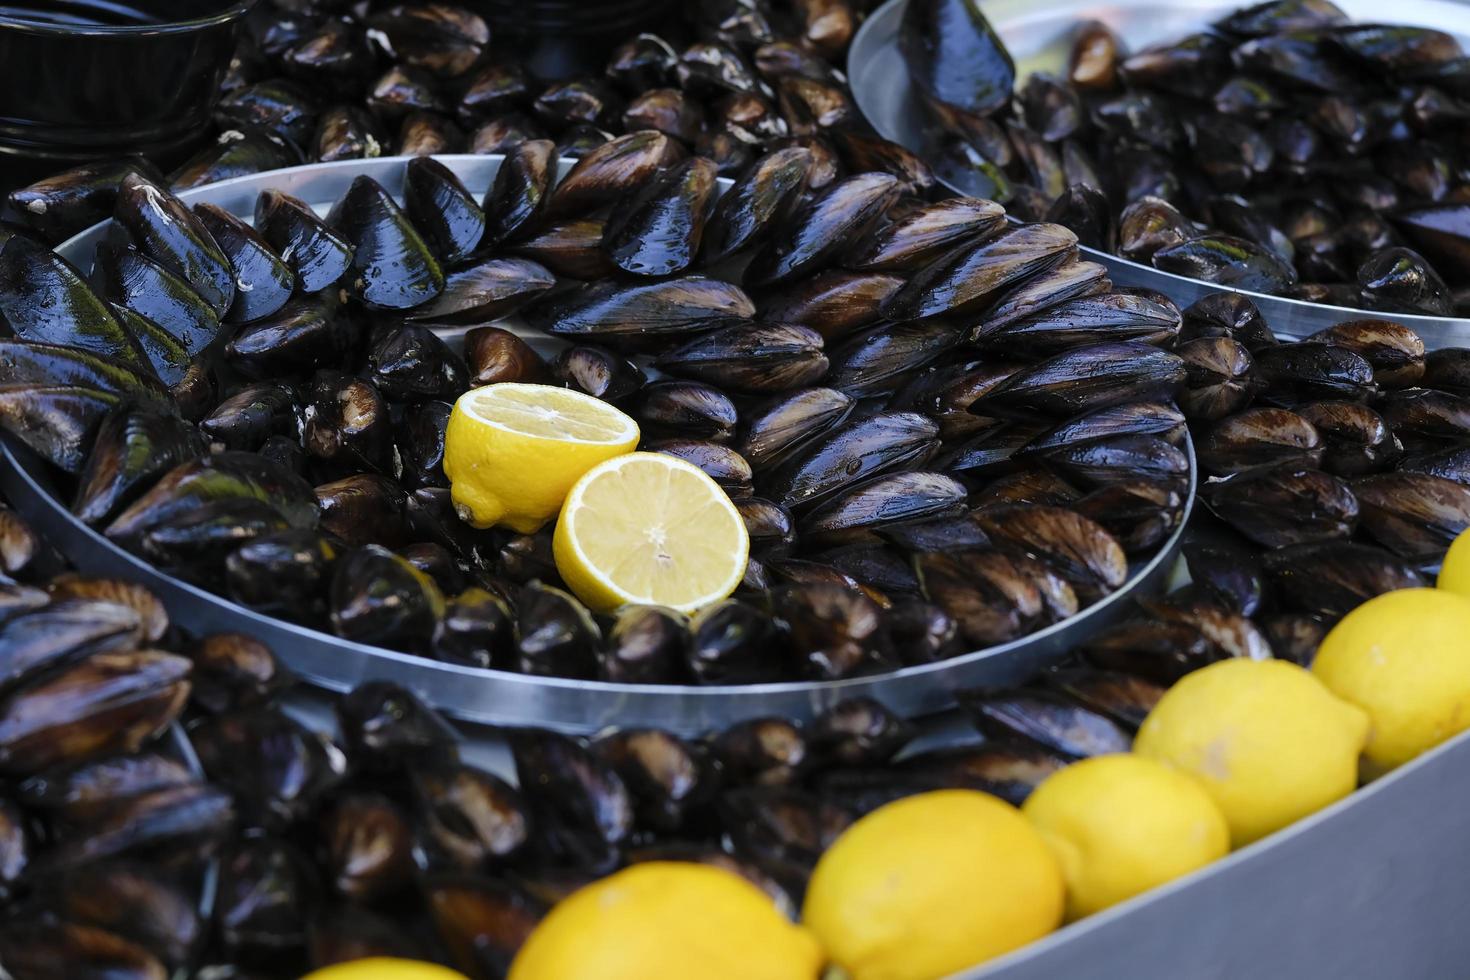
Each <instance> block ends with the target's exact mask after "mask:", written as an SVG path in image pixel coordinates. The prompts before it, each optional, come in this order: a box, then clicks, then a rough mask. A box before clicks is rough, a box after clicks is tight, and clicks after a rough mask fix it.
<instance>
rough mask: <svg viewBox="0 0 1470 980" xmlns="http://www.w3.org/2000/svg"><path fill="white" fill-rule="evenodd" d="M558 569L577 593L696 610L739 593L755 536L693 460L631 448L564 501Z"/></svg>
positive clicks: (603, 608) (604, 605) (597, 600)
mask: <svg viewBox="0 0 1470 980" xmlns="http://www.w3.org/2000/svg"><path fill="white" fill-rule="evenodd" d="M552 548H553V552H554V553H555V555H556V569H557V571H559V572H560V573H561V577H562V579H563V580H564V581H565V582H566V583H567V585H569V586H570V587H571V589H572V591H573V592H575V593H576V594H577V598H579V599H581V600H582V601H583V602H584V603H586V604H587V605H588V607H590V608H591V609H594V610H596V611H598V612H609V611H611V610H613V609H616V608H617V607H618V606H621V605H625V604H628V603H638V604H645V605H660V606H668V607H670V608H672V609H677V610H679V611H680V612H693V611H694V610H696V609H700V608H702V607H704V606H708V605H710V604H712V603H715V602H719V601H720V600H721V599H723V598H725V597H726V596H728V595H729V594H730V593H731V592H734V591H735V586H737V585H739V584H740V579H741V577H742V576H744V575H745V562H746V559H747V558H748V557H749V556H750V538H749V536H748V535H747V534H746V533H745V522H744V521H742V520H741V519H740V512H739V511H737V510H736V509H735V505H734V504H732V503H731V502H730V498H729V497H728V496H726V495H725V491H723V490H721V489H720V487H719V485H718V484H717V483H715V481H714V480H711V479H710V478H709V477H708V476H706V475H705V473H704V471H703V470H701V469H699V467H697V466H695V465H693V464H692V463H686V462H685V461H684V460H682V459H676V458H674V457H673V456H665V455H663V454H662V453H629V454H627V455H626V456H619V457H617V458H615V459H610V460H608V461H606V462H604V463H599V464H598V465H596V466H594V467H593V468H592V469H590V470H588V471H587V473H586V475H584V476H583V477H582V478H581V479H580V480H578V481H577V485H576V486H574V487H572V492H571V493H569V494H567V500H566V503H565V504H563V505H562V509H561V517H559V518H558V519H557V522H556V534H555V536H554V537H553V539H552Z"/></svg>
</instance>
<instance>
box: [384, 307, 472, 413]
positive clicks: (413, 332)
mask: <svg viewBox="0 0 1470 980" xmlns="http://www.w3.org/2000/svg"><path fill="white" fill-rule="evenodd" d="M367 366H368V370H369V371H371V372H372V379H373V381H374V383H376V384H377V386H378V388H379V389H380V390H381V391H382V392H383V394H384V395H386V396H387V397H389V398H392V399H395V400H398V401H416V400H419V399H424V398H440V399H445V400H449V401H452V400H454V399H455V398H458V397H459V395H460V394H461V393H462V392H463V391H464V390H465V388H466V387H467V380H466V378H467V375H468V370H467V368H466V367H465V363H464V361H463V359H461V358H460V356H459V355H458V354H456V353H455V352H454V351H453V350H451V349H450V347H449V345H448V344H447V343H445V342H444V340H442V339H441V338H440V337H439V336H438V335H437V334H435V333H434V331H432V330H430V329H429V328H428V327H425V326H423V325H421V324H417V323H405V324H403V325H402V326H398V327H388V326H385V327H380V328H379V329H378V330H377V331H375V332H374V336H373V338H372V342H371V344H370V346H369V348H368V357H367Z"/></svg>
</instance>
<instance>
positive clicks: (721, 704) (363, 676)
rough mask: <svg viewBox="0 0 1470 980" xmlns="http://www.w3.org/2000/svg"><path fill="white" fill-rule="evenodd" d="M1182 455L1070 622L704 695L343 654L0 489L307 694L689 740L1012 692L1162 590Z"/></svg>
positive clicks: (0, 457)
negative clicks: (282, 672)
mask: <svg viewBox="0 0 1470 980" xmlns="http://www.w3.org/2000/svg"><path fill="white" fill-rule="evenodd" d="M439 159H440V160H441V161H442V162H443V163H444V164H445V165H447V166H448V167H450V168H451V169H452V170H454V171H455V172H456V173H457V174H458V175H459V177H460V178H461V179H462V180H463V181H464V182H465V184H466V186H467V187H468V188H469V189H470V190H471V191H472V192H475V193H477V194H478V193H483V192H484V190H485V189H486V188H487V187H488V186H489V185H490V182H491V181H492V180H493V179H494V175H495V172H496V170H497V169H498V168H499V165H500V159H501V158H500V157H498V156H467V155H459V156H444V157H440V158H439ZM404 163H405V158H402V157H399V158H389V159H379V160H370V161H360V160H354V161H342V162H339V163H328V164H317V165H312V166H306V167H295V168H291V169H287V170H278V171H273V172H270V173H266V174H259V175H253V176H249V177H238V178H235V179H233V180H227V181H223V182H221V183H218V184H214V185H211V186H208V187H202V188H199V189H196V190H192V191H186V192H185V193H183V194H182V195H180V196H181V197H182V198H183V199H184V200H185V201H188V202H191V203H198V202H206V201H207V202H209V203H212V204H215V205H218V206H220V207H222V208H225V209H227V210H229V211H232V212H234V213H236V214H239V215H241V216H243V217H246V218H247V219H248V218H249V217H250V216H251V215H252V214H253V213H254V206H255V198H256V194H257V193H258V192H259V191H261V190H264V189H266V188H277V189H280V190H285V191H287V192H289V193H291V194H294V195H296V196H298V197H300V198H302V199H303V200H305V201H306V202H307V203H309V204H311V205H312V206H313V207H317V208H319V209H322V210H325V209H326V208H327V207H328V206H330V204H331V203H332V202H333V201H335V200H336V199H337V198H338V197H339V196H340V195H341V194H342V193H343V192H344V191H346V189H347V187H348V185H349V184H350V183H351V181H352V180H353V179H354V178H355V177H357V176H359V175H362V174H366V175H368V176H371V177H373V178H375V179H377V180H378V181H380V182H381V183H382V184H383V185H384V187H386V188H387V189H388V191H389V192H390V193H393V194H399V193H401V191H402V175H403V167H404ZM106 227H107V226H106V224H101V225H97V226H95V227H93V228H91V229H88V230H87V231H85V232H83V233H82V234H80V235H78V236H76V237H75V238H72V239H71V240H69V241H67V242H65V243H64V244H62V245H61V246H60V247H59V248H58V249H57V251H58V252H60V253H61V254H62V255H64V256H66V257H67V258H68V259H69V260H71V261H72V262H73V263H75V264H78V265H80V266H81V267H83V268H86V267H87V265H88V264H89V263H90V261H91V255H92V250H93V248H94V247H95V245H96V243H97V242H98V241H99V240H100V239H101V238H102V236H103V235H104V234H105V229H106ZM512 326H513V324H512ZM540 339H541V340H543V341H544V340H545V339H546V338H544V337H543V338H540ZM1189 455H1190V474H1191V476H1190V486H1189V498H1188V501H1187V502H1186V505H1185V514H1184V520H1183V521H1181V522H1180V529H1179V530H1178V531H1176V532H1175V534H1174V535H1173V536H1172V537H1170V539H1169V540H1168V541H1167V542H1165V544H1164V545H1163V546H1162V547H1161V548H1160V550H1159V551H1158V553H1157V554H1156V555H1154V557H1153V558H1152V559H1150V560H1149V561H1147V562H1146V563H1144V564H1142V565H1141V566H1138V567H1135V568H1134V569H1132V574H1131V576H1130V577H1129V580H1128V582H1127V584H1126V585H1124V587H1123V588H1122V589H1120V590H1119V591H1117V592H1115V593H1113V594H1112V595H1110V596H1108V597H1107V598H1106V599H1104V600H1102V601H1100V602H1098V603H1096V604H1095V605H1093V606H1091V607H1089V608H1088V609H1086V610H1083V611H1082V612H1081V613H1079V614H1078V615H1076V616H1074V617H1072V618H1071V619H1068V620H1066V621H1064V622H1061V623H1056V624H1054V625H1052V626H1049V627H1047V628H1046V629H1043V630H1039V631H1038V632H1036V633H1033V634H1032V635H1030V636H1027V637H1023V638H1022V639H1019V640H1015V641H1012V642H1010V643H1004V644H1001V645H999V646H995V647H990V648H988V649H985V650H980V651H976V652H973V653H969V654H965V655H963V656H959V657H955V658H953V659H951V660H947V661H944V662H942V663H936V664H925V665H922V666H917V667H907V668H904V669H902V670H898V671H893V672H890V673H886V674H879V675H874V676H871V677H859V678H853V679H850V680H842V681H821V682H789V683H779V684H749V685H738V686H736V685H720V686H708V687H694V686H678V685H638V684H614V683H609V682H604V681H579V680H568V679H562V678H551V677H531V676H528V675H524V674H517V673H511V672H507V671H496V670H481V669H478V668H473V667H463V666H459V665H456V664H449V663H442V662H440V661H437V660H431V659H428V658H425V657H418V656H414V655H412V654H406V653H398V652H395V651H390V650H384V649H381V648H378V647H372V646H367V645H365V644H361V643H353V642H350V641H347V640H343V639H340V638H338V637H336V636H332V635H330V634H328V633H322V632H319V631H317V630H314V629H309V628H306V627H303V626H298V625H295V624H292V623H288V622H285V621H284V620H279V619H276V618H274V617H271V616H267V615H263V614H261V613H258V612H255V611H253V610H250V609H247V608H245V607H243V606H240V605H237V604H235V603H233V602H231V601H229V600H228V599H225V598H222V597H220V596H217V595H214V594H212V593H209V592H206V591H204V590H203V589H200V588H197V587H196V586H193V585H190V584H188V583H186V582H183V581H180V580H179V579H176V578H174V577H172V576H170V575H167V574H164V573H163V572H161V571H159V570H158V569H156V568H154V567H153V566H152V565H150V564H149V563H147V562H145V561H143V560H142V559H140V558H137V557H136V556H134V555H132V554H129V553H128V552H126V551H124V550H122V549H121V548H119V547H117V546H116V545H114V544H113V543H112V542H110V541H108V540H107V539H106V538H105V537H103V536H102V535H100V534H98V533H97V532H95V531H93V530H92V529H91V528H89V527H87V526H86V525H84V524H82V523H81V522H79V521H77V520H76V519H74V518H73V517H72V515H71V513H70V512H69V511H68V509H67V506H66V504H65V503H63V502H62V498H61V497H60V496H58V494H57V486H56V483H55V481H54V479H53V474H52V472H51V471H50V470H49V468H47V467H46V466H45V465H44V464H42V463H41V462H40V461H39V460H37V458H36V457H35V456H34V455H32V454H31V453H30V452H29V451H27V450H26V449H25V448H24V447H22V446H21V445H20V444H19V443H18V442H16V441H15V440H13V439H10V438H9V437H8V436H7V437H5V438H4V439H3V440H0V490H3V491H4V493H5V494H6V495H7V496H8V497H9V499H10V500H11V502H12V504H13V505H14V506H15V508H16V509H17V510H19V511H20V512H21V513H22V514H24V515H25V516H26V518H27V519H28V520H31V521H33V522H34V523H35V524H36V526H37V527H38V528H39V529H40V530H41V531H42V533H44V534H45V535H46V536H47V538H48V539H49V540H50V541H52V542H53V543H54V544H55V545H56V546H57V547H58V548H60V549H61V550H62V551H63V552H64V553H65V554H66V555H67V557H69V558H70V559H71V560H72V561H73V562H74V563H75V564H76V565H77V567H79V568H81V569H82V570H83V571H87V572H93V573H98V574H106V575H121V576H125V577H128V578H132V579H135V580H137V581H139V582H141V583H142V584H143V585H145V586H147V587H148V588H150V589H152V590H154V591H155V592H157V593H158V595H159V597H160V598H162V599H163V601H164V603H165V604H166V605H167V606H168V609H169V614H170V616H172V617H173V619H174V621H175V622H177V623H179V625H181V626H183V627H184V628H186V629H189V630H192V631H195V632H219V631H236V632H242V633H249V634H251V635H253V636H257V637H259V638H260V639H261V640H262V641H264V642H266V643H268V644H270V645H271V647H272V648H274V649H275V651H276V652H277V654H278V655H279V656H280V657H281V659H282V660H283V661H284V662H285V663H286V664H288V665H289V666H290V667H291V669H292V670H293V671H295V672H296V673H297V674H298V675H300V676H301V677H302V678H303V679H305V680H307V681H309V682H310V683H312V684H316V685H319V686H321V687H325V688H328V689H331V690H335V691H347V690H350V689H352V688H353V687H355V686H357V685H358V684H360V683H362V682H363V681H367V680H378V679H381V680H391V681H395V682H397V683H400V684H403V685H405V686H407V687H410V688H412V689H413V690H415V691H417V692H418V693H419V694H420V695H421V696H423V697H424V698H425V699H426V700H427V701H428V702H429V703H431V704H433V705H434V706H436V707H437V708H439V709H441V710H443V711H445V712H446V713H448V714H450V715H451V716H454V717H456V718H459V719H462V720H466V721H470V722H476V723H480V724H490V725H538V726H542V727H547V728H554V729H558V730H561V731H567V732H594V731H597V730H599V729H601V728H604V727H606V726H608V725H611V724H614V723H616V724H618V725H622V726H624V727H631V726H637V725H648V726H656V727H659V728H664V729H667V730H669V731H673V732H677V733H680V734H684V735H698V734H702V733H704V732H707V731H710V730H712V729H718V728H723V727H725V726H727V725H729V724H731V723H733V722H736V721H741V720H744V719H748V718H753V717H757V716H761V715H773V714H780V715H786V716H788V717H792V718H796V719H799V720H808V719H810V718H812V717H814V716H815V715H816V714H818V713H820V712H821V711H822V710H824V709H825V708H828V707H830V706H832V705H834V704H836V703H838V702H840V701H844V700H847V699H849V698H853V697H859V696H866V697H872V698H875V699H877V700H879V701H881V702H883V703H884V704H886V705H888V706H889V707H890V708H892V709H894V710H895V711H898V712H901V713H903V714H904V715H908V716H912V715H918V714H929V713H931V712H935V711H939V710H942V709H944V708H947V707H949V706H951V705H952V704H953V703H954V697H953V695H954V692H955V691H957V690H962V689H964V688H967V687H974V686H979V685H992V684H993V685H999V684H1009V683H1019V682H1020V681H1022V680H1024V679H1026V678H1027V677H1030V676H1031V675H1033V674H1034V673H1035V672H1036V671H1037V670H1038V669H1039V668H1041V667H1042V666H1044V665H1046V664H1048V663H1051V662H1054V661H1056V660H1058V659H1060V658H1061V657H1062V656H1063V655H1064V654H1065V653H1066V652H1067V651H1068V650H1070V649H1072V648H1073V647H1075V646H1077V645H1078V644H1079V643H1080V642H1082V640H1083V639H1085V638H1086V637H1087V636H1089V635H1091V634H1092V633H1094V632H1096V631H1097V630H1098V629H1100V628H1102V627H1103V626H1105V625H1107V624H1109V623H1111V622H1113V621H1115V620H1117V619H1118V618H1120V617H1121V616H1123V615H1126V614H1127V613H1128V612H1129V611H1130V610H1131V609H1132V605H1133V604H1132V599H1131V597H1132V596H1134V595H1136V594H1145V595H1146V594H1151V593H1154V592H1157V591H1159V590H1161V589H1162V588H1163V587H1164V585H1165V582H1166V580H1167V578H1168V576H1169V574H1170V573H1171V572H1172V570H1173V567H1174V564H1175V558H1176V556H1177V554H1178V551H1179V546H1180V541H1181V538H1182V536H1183V529H1184V527H1185V526H1186V525H1187V524H1188V522H1189V515H1190V512H1191V510H1192V508H1193V503H1194V490H1195V485H1194V480H1195V473H1196V470H1197V467H1196V465H1195V462H1194V450H1193V447H1192V446H1190V447H1189Z"/></svg>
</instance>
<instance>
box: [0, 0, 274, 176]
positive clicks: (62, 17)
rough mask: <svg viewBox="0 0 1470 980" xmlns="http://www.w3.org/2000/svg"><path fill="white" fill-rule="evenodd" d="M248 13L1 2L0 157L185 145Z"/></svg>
mask: <svg viewBox="0 0 1470 980" xmlns="http://www.w3.org/2000/svg"><path fill="white" fill-rule="evenodd" d="M254 4H255V0H228V2H227V0H0V153H5V154H12V155H16V156H21V157H27V158H30V159H31V160H34V161H48V162H53V163H55V164H62V163H65V162H69V161H75V160H84V159H91V158H96V157H99V156H113V155H118V154H123V153H150V154H152V153H167V152H168V151H170V150H172V149H175V148H178V147H180V146H182V145H184V144H186V143H188V142H189V141H190V140H192V139H193V138H195V137H196V136H198V134H199V133H200V132H201V131H202V130H203V129H204V127H205V126H206V125H208V123H209V118H210V113H211V112H212V110H213V108H214V103H215V99H216V96H217V93H218V89H219V83H220V79H221V78H222V77H223V76H224V72H225V71H226V69H227V68H228V67H229V63H230V56H231V55H232V54H233V52H234V49H235V36H236V33H237V32H238V30H239V27H240V20H241V18H242V17H244V16H245V14H246V13H247V12H248V11H249V10H250V8H251V7H252V6H254ZM52 169H55V167H54V166H53V167H52Z"/></svg>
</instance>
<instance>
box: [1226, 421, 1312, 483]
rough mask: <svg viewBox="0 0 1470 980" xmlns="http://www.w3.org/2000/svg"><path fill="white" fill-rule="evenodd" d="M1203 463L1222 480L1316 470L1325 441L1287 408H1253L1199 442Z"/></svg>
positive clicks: (1308, 422) (1310, 424)
mask: <svg viewBox="0 0 1470 980" xmlns="http://www.w3.org/2000/svg"><path fill="white" fill-rule="evenodd" d="M1198 453H1199V462H1200V465H1201V466H1202V467H1204V469H1205V470H1206V471H1208V472H1210V473H1214V474H1216V475H1219V476H1228V475H1230V474H1232V473H1241V472H1244V471H1247V470H1253V469H1259V468H1261V467H1267V466H1300V467H1310V468H1316V467H1318V466H1320V465H1321V464H1322V459H1323V456H1324V454H1325V453H1326V445H1325V441H1324V440H1323V438H1322V434H1321V433H1320V432H1318V431H1317V427H1316V426H1315V425H1313V424H1312V423H1311V422H1310V421H1309V420H1308V419H1307V418H1305V417H1303V416H1301V415H1298V414H1297V413H1296V412H1290V411H1287V410H1286V409H1283V408H1251V409H1246V410H1245V411H1243V412H1239V413H1237V414H1235V415H1232V416H1230V417H1229V418H1225V419H1221V420H1220V421H1219V422H1216V423H1215V424H1214V425H1212V426H1210V428H1209V429H1208V430H1206V432H1205V433H1204V435H1203V436H1202V437H1201V438H1200V440H1199V445H1198Z"/></svg>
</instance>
